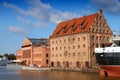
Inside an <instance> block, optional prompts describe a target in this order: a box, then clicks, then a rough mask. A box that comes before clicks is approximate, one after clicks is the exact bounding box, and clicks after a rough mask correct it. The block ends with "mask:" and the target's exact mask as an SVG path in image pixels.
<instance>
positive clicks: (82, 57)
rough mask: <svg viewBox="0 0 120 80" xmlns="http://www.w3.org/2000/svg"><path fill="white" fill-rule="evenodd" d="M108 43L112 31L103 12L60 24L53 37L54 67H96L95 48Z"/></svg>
mask: <svg viewBox="0 0 120 80" xmlns="http://www.w3.org/2000/svg"><path fill="white" fill-rule="evenodd" d="M98 35H101V38H100V41H99V42H100V46H102V47H104V46H106V44H107V43H108V42H109V38H110V36H111V35H112V31H111V29H110V28H109V25H108V24H107V22H106V19H105V18H104V16H103V14H102V10H100V11H99V12H98V13H96V14H92V15H88V16H83V17H80V18H74V19H72V20H68V21H64V22H61V23H59V24H58V25H57V27H56V29H55V30H54V32H53V33H52V35H51V36H50V51H51V52H50V53H51V67H53V68H63V69H82V68H90V67H94V66H95V65H96V60H95V55H94V48H95V47H98V46H99V44H98Z"/></svg>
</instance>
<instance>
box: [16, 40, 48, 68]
mask: <svg viewBox="0 0 120 80" xmlns="http://www.w3.org/2000/svg"><path fill="white" fill-rule="evenodd" d="M46 55H47V56H46ZM49 57H50V49H49V45H46V44H42V45H33V44H32V43H31V42H30V41H29V39H27V38H26V39H25V40H24V41H23V44H22V46H21V49H20V50H17V60H22V61H25V64H26V65H27V66H29V65H34V66H35V67H48V65H49V63H50V61H49V60H50V58H49Z"/></svg>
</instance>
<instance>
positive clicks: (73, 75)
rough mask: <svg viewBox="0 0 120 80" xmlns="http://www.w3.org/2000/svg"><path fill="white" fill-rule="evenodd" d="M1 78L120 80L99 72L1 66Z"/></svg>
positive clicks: (25, 79)
mask: <svg viewBox="0 0 120 80" xmlns="http://www.w3.org/2000/svg"><path fill="white" fill-rule="evenodd" d="M0 80H120V78H114V77H100V76H99V74H86V73H80V72H65V71H19V70H10V69H6V68H4V69H3V68H2V69H1V68H0Z"/></svg>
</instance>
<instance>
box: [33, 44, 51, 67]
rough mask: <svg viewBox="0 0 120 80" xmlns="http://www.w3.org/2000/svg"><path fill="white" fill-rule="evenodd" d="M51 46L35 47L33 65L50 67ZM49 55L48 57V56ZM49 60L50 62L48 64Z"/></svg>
mask: <svg viewBox="0 0 120 80" xmlns="http://www.w3.org/2000/svg"><path fill="white" fill-rule="evenodd" d="M49 53H50V51H49V46H47V45H39V46H34V47H33V64H36V66H38V67H47V66H48V65H49V57H50V55H49ZM46 55H48V56H46ZM47 60H48V62H46V61H47Z"/></svg>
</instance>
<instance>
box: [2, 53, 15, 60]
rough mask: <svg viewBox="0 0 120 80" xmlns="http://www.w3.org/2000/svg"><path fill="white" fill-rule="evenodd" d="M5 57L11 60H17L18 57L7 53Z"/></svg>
mask: <svg viewBox="0 0 120 80" xmlns="http://www.w3.org/2000/svg"><path fill="white" fill-rule="evenodd" d="M3 56H5V57H7V58H8V59H9V60H16V56H15V55H14V54H7V53H5V54H4V55H3Z"/></svg>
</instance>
